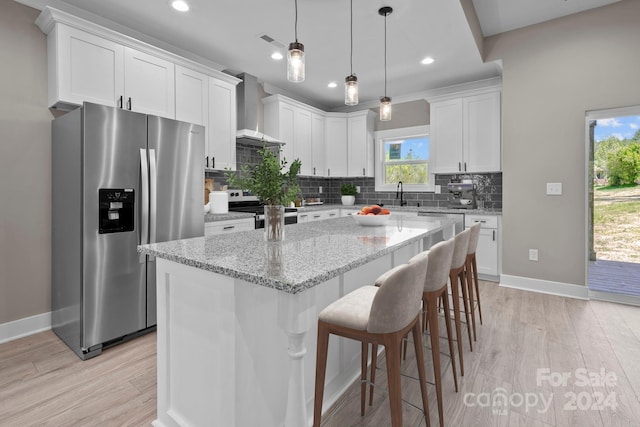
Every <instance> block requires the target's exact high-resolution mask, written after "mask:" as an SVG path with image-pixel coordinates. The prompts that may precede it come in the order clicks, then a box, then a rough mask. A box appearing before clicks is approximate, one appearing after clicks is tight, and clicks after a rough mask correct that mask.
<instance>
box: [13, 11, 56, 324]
mask: <svg viewBox="0 0 640 427" xmlns="http://www.w3.org/2000/svg"><path fill="white" fill-rule="evenodd" d="M38 14H39V12H38V11H37V10H35V9H32V8H29V7H27V6H23V5H21V4H18V3H15V2H13V1H11V0H0V64H2V66H1V67H0V100H1V102H0V325H1V324H3V323H6V322H9V321H12V320H16V319H21V318H25V317H29V316H33V315H36V314H40V313H46V312H49V311H50V310H51V298H50V292H51V280H50V271H51V261H50V259H51V249H50V247H51V225H50V215H51V188H50V176H51V132H50V128H51V119H52V115H51V113H49V110H48V109H47V105H46V104H47V50H46V37H45V35H44V34H42V32H41V31H40V29H38V27H36V26H35V24H34V21H35V19H36V17H37V16H38Z"/></svg>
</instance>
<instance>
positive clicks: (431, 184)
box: [374, 125, 435, 192]
mask: <svg viewBox="0 0 640 427" xmlns="http://www.w3.org/2000/svg"><path fill="white" fill-rule="evenodd" d="M430 130H431V129H430V126H429V125H424V126H412V127H406V128H397V129H387V130H380V131H376V132H374V140H375V154H376V155H375V168H374V172H375V191H396V188H397V183H395V184H385V183H384V176H385V174H384V166H385V151H384V145H385V143H386V142H387V141H389V140H393V139H400V138H415V137H423V136H428V137H429V160H427V161H416V160H411V161H406V162H402V163H406V164H410V163H413V164H421V163H426V164H427V170H431V166H432V164H431V163H432V159H431V152H432V151H431V135H430ZM394 163H395V164H398V162H394ZM403 190H404V191H405V192H435V174H434V173H429V174H428V184H426V185H423V184H404V183H403Z"/></svg>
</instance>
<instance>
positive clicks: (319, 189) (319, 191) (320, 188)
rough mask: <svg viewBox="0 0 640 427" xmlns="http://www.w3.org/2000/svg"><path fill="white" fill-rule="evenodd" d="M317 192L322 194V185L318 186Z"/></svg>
mask: <svg viewBox="0 0 640 427" xmlns="http://www.w3.org/2000/svg"><path fill="white" fill-rule="evenodd" d="M318 194H322V185H321V186H319V187H318Z"/></svg>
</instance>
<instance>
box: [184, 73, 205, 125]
mask: <svg viewBox="0 0 640 427" xmlns="http://www.w3.org/2000/svg"><path fill="white" fill-rule="evenodd" d="M176 120H181V121H183V122H189V123H195V124H197V125H202V126H206V125H207V122H208V121H209V76H207V75H206V74H202V73H199V72H197V71H193V70H190V69H188V68H185V67H182V66H180V65H176Z"/></svg>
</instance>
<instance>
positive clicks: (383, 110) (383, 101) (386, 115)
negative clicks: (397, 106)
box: [380, 96, 391, 122]
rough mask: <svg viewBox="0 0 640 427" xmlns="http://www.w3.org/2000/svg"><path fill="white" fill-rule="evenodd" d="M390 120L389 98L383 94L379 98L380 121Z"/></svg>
mask: <svg viewBox="0 0 640 427" xmlns="http://www.w3.org/2000/svg"><path fill="white" fill-rule="evenodd" d="M389 120H391V98H389V97H388V96H383V97H382V98H380V121H381V122H388V121H389Z"/></svg>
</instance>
